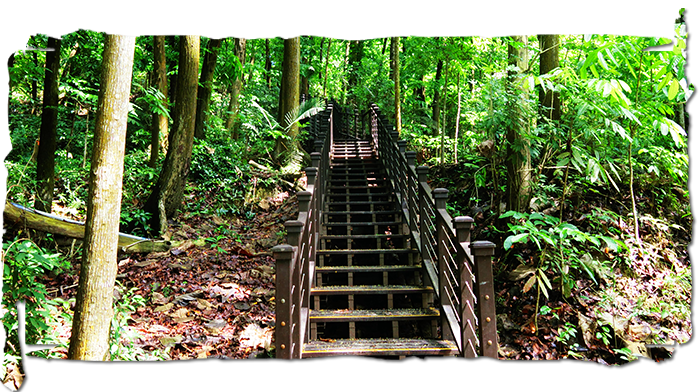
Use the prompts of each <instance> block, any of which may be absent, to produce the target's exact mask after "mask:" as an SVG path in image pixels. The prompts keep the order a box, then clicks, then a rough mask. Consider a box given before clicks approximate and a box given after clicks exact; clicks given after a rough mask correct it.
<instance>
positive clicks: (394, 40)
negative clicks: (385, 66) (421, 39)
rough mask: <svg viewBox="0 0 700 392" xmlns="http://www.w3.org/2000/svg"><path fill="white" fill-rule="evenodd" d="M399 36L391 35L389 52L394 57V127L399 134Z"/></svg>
mask: <svg viewBox="0 0 700 392" xmlns="http://www.w3.org/2000/svg"><path fill="white" fill-rule="evenodd" d="M399 39H400V38H399V37H391V52H392V53H394V58H393V60H392V62H391V69H392V70H393V75H394V114H395V116H394V129H395V130H396V131H397V132H399V134H401V60H400V59H399Z"/></svg>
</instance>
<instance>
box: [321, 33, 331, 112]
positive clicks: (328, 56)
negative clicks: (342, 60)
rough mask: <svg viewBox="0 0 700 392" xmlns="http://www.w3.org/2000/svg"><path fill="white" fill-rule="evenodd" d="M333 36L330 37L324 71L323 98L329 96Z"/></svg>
mask: <svg viewBox="0 0 700 392" xmlns="http://www.w3.org/2000/svg"><path fill="white" fill-rule="evenodd" d="M332 43H333V38H328V49H327V50H326V67H325V70H324V71H323V98H327V95H326V86H327V85H328V60H329V59H330V58H331V44H332Z"/></svg>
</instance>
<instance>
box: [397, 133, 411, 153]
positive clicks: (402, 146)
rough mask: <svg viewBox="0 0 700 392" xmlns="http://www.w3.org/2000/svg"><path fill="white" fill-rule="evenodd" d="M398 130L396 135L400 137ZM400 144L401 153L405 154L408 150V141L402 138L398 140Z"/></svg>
mask: <svg viewBox="0 0 700 392" xmlns="http://www.w3.org/2000/svg"><path fill="white" fill-rule="evenodd" d="M398 134H399V133H398V132H396V135H397V137H398ZM396 143H397V144H398V145H399V153H401V154H404V153H405V152H406V145H407V144H408V142H407V141H405V140H403V139H401V140H399V141H397V142H396Z"/></svg>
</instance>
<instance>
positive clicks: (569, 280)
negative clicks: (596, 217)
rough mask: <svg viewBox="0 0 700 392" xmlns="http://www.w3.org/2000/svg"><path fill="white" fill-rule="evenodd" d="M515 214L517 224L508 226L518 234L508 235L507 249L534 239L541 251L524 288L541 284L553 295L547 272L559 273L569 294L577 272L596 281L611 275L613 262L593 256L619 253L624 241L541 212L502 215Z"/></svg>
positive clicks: (512, 214) (533, 241) (540, 285)
mask: <svg viewBox="0 0 700 392" xmlns="http://www.w3.org/2000/svg"><path fill="white" fill-rule="evenodd" d="M511 217H512V218H513V219H514V221H515V223H508V229H509V231H511V232H512V233H514V234H512V235H510V236H508V237H507V238H506V240H505V241H504V243H503V247H504V249H506V250H510V249H511V248H513V246H514V245H515V244H517V243H527V242H532V243H534V244H535V245H536V246H537V249H538V250H539V251H540V253H539V259H538V260H537V261H536V262H537V268H536V271H535V273H534V274H533V275H532V276H531V277H530V279H528V281H527V282H526V283H525V288H524V291H528V290H529V289H530V288H531V287H532V286H533V285H534V284H535V283H537V284H538V289H539V290H540V291H541V292H542V293H543V294H544V295H545V296H546V297H547V298H549V290H551V289H552V284H551V283H550V281H549V279H548V278H547V276H546V274H545V272H546V271H552V272H553V273H555V274H558V275H559V281H560V287H561V292H562V294H564V295H565V296H567V297H568V296H570V295H571V289H573V288H574V285H575V275H573V274H574V273H585V274H586V275H587V276H588V277H589V278H590V279H591V280H593V281H594V282H597V278H605V279H609V278H610V277H611V275H612V274H611V272H610V265H609V263H608V262H607V261H606V260H603V259H597V258H595V257H593V256H592V252H593V251H594V250H595V251H597V252H604V251H606V250H607V251H608V252H616V251H617V249H618V246H619V245H620V244H622V242H621V241H619V240H616V239H613V238H611V237H608V236H605V235H601V234H590V233H587V232H584V231H581V230H579V229H578V228H577V227H576V226H574V225H572V224H570V223H568V222H561V221H560V220H559V219H558V218H555V217H552V216H549V215H544V214H541V213H538V212H534V213H532V214H524V213H520V212H516V211H508V212H506V213H504V214H502V215H501V216H500V218H511Z"/></svg>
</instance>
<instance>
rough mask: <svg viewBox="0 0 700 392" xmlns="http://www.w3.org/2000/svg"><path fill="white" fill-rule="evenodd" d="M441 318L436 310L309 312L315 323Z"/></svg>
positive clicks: (329, 310)
mask: <svg viewBox="0 0 700 392" xmlns="http://www.w3.org/2000/svg"><path fill="white" fill-rule="evenodd" d="M439 317H440V312H438V310H437V309H435V308H429V309H414V308H409V309H362V310H349V309H325V310H312V311H310V312H309V321H311V322H315V323H328V322H348V321H402V320H418V319H421V320H425V319H436V318H439Z"/></svg>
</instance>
